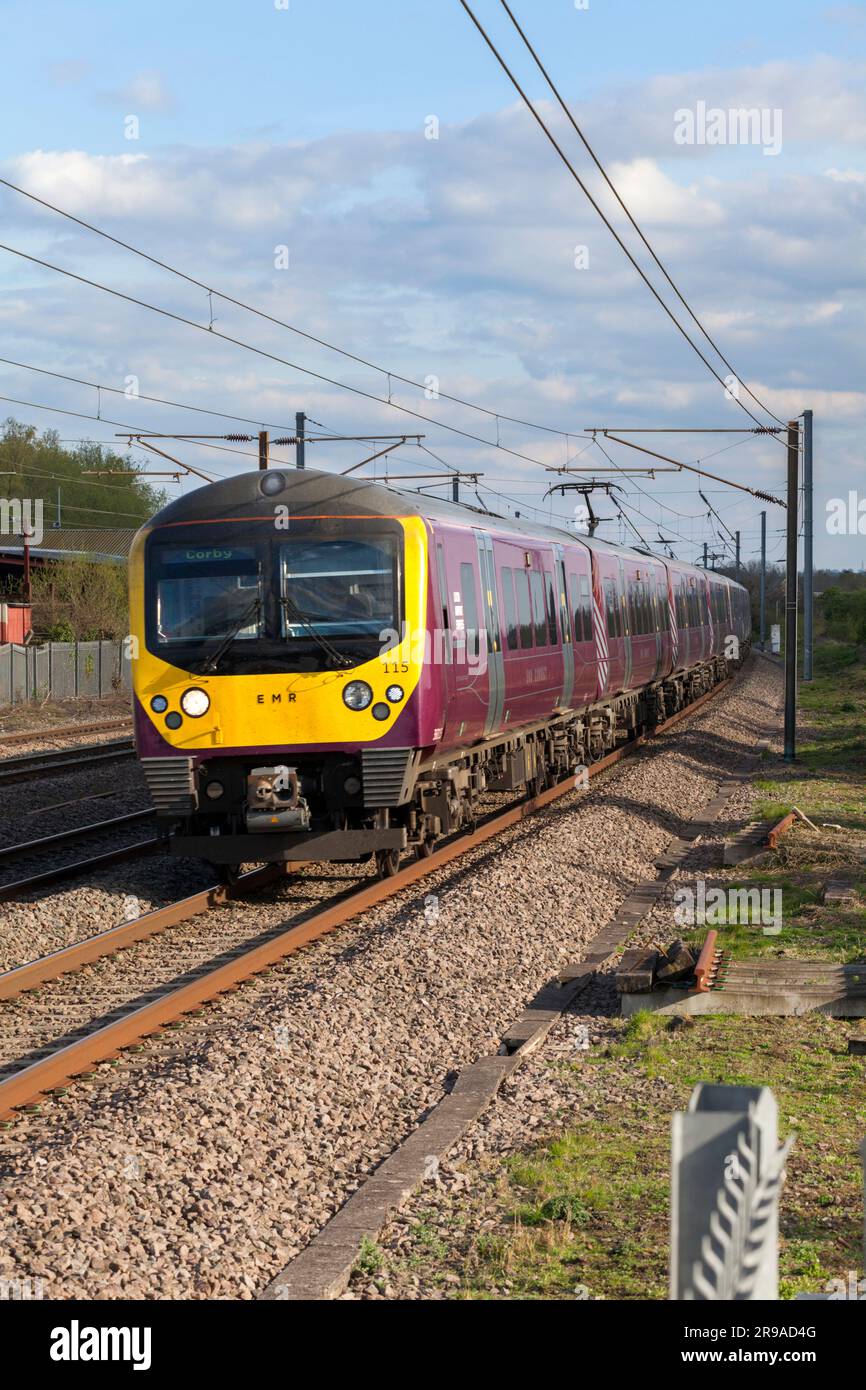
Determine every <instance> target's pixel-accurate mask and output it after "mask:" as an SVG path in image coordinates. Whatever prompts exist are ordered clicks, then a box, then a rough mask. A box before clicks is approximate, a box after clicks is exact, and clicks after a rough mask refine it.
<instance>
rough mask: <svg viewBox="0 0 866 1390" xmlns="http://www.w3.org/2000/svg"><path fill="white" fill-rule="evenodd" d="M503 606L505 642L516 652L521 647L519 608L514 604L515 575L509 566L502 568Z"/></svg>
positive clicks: (510, 649)
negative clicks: (518, 626)
mask: <svg viewBox="0 0 866 1390" xmlns="http://www.w3.org/2000/svg"><path fill="white" fill-rule="evenodd" d="M502 606H503V610H504V612H505V640H506V642H507V643H508V650H509V651H512V652H515V651H517V649H518V647H519V646H520V639H519V634H518V628H517V606H516V604H515V602H514V575H513V574H512V572H511V569H510V568H509V567H508V565H504V566H503V568H502Z"/></svg>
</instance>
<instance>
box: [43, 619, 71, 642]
mask: <svg viewBox="0 0 866 1390" xmlns="http://www.w3.org/2000/svg"><path fill="white" fill-rule="evenodd" d="M45 640H46V642H74V641H75V628H74V627H73V626H72V624H71V623H70V622H69V621H68V619H66V618H64V619H62V620H61V621H60V622H57V623H51V624H50V625H49V627H47V628H46V630H45Z"/></svg>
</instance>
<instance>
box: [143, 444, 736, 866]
mask: <svg viewBox="0 0 866 1390" xmlns="http://www.w3.org/2000/svg"><path fill="white" fill-rule="evenodd" d="M130 608H131V628H130V632H131V644H130V646H131V655H132V665H133V703H134V722H135V741H136V750H137V755H138V758H139V759H140V762H141V766H142V768H143V770H144V776H145V779H146V781H147V785H148V788H149V791H150V795H151V798H152V801H153V805H154V808H155V811H156V815H157V817H158V822H159V824H160V826H161V827H162V830H163V831H164V833H165V835H166V838H167V839H168V842H169V846H170V849H171V851H172V853H174V854H179V855H184V856H190V857H196V858H202V859H205V860H207V861H209V862H210V863H211V864H213V865H215V866H218V869H219V872H220V873H221V875H222V876H223V877H224V878H226V879H228V880H232V879H234V878H235V877H236V876H237V874H238V873H239V871H240V866H242V865H244V864H252V863H279V862H283V863H289V862H291V861H298V860H305V861H309V860H325V861H351V862H363V861H372V862H374V863H375V867H376V870H377V871H378V873H379V874H380V875H381V876H389V875H392V874H394V873H396V872H397V870H398V868H399V865H400V862H401V857H402V856H403V855H404V854H410V853H414V854H415V855H417V856H419V857H423V856H426V855H429V854H430V853H431V852H432V851H433V850H434V848H435V846H436V844H437V842H438V841H440V840H442V839H443V838H444V837H446V836H449V835H451V834H453V833H454V832H455V831H458V830H459V829H460V828H461V827H465V826H467V825H471V824H473V823H474V822H475V821H476V820H477V818H478V816H479V814H480V811H481V809H482V805H483V801H484V798H485V797H486V796H487V795H488V794H489V793H496V792H517V793H519V792H521V791H524V792H525V793H526V794H527V795H528V796H533V795H537V794H538V792H539V791H540V790H542V789H543V788H544V787H546V786H548V785H551V784H552V783H553V782H555V781H557V780H559V779H561V778H563V777H566V776H569V775H572V774H573V773H574V772H575V770H576V769H581V768H588V767H589V766H590V765H591V764H592V763H593V762H595V761H597V760H598V759H600V758H602V757H604V756H605V755H606V754H607V753H609V752H610V751H612V750H613V749H615V748H616V747H618V746H619V745H620V744H621V743H623V742H624V741H627V740H629V739H633V738H635V737H637V736H638V735H640V734H644V733H647V732H651V731H652V729H653V728H655V727H656V726H657V725H658V724H660V723H661V722H663V721H664V720H665V719H666V718H667V717H669V716H670V715H671V714H673V713H675V712H676V711H677V710H680V709H682V708H684V707H685V706H686V705H687V704H689V703H690V702H691V701H693V700H694V699H696V698H697V697H699V696H700V695H702V694H704V693H705V692H707V691H709V690H711V689H712V688H713V686H715V685H716V684H718V683H719V682H720V681H722V680H723V679H725V678H726V677H727V675H728V674H730V672H731V671H732V669H733V668H735V667H737V666H739V665H740V664H741V663H742V661H743V660H744V659H745V657H746V654H747V652H748V649H749V643H750V638H751V630H752V621H751V609H750V603H749V596H748V593H747V591H746V590H745V589H744V588H743V587H742V586H741V585H739V584H737V583H735V582H734V581H733V580H731V579H729V578H727V577H726V576H724V575H722V574H718V573H715V572H712V571H707V570H705V569H701V568H697V567H695V566H692V565H689V564H685V563H682V562H680V561H678V560H675V559H665V558H662V557H660V556H659V555H656V554H652V553H649V552H644V551H642V550H638V549H631V548H629V547H626V546H622V545H617V544H612V543H610V542H608V541H602V540H599V539H598V538H595V537H590V536H587V535H583V534H579V533H577V532H575V531H571V530H566V529H564V528H563V529H559V528H557V527H554V526H546V525H536V524H535V523H534V522H531V521H528V520H525V519H523V518H511V517H504V516H498V515H495V514H492V513H490V512H487V511H485V510H483V509H482V508H481V507H478V508H476V507H473V506H468V505H465V504H461V503H459V502H451V501H445V500H442V499H439V498H433V497H430V496H427V495H424V494H419V493H417V492H413V491H408V490H401V489H399V488H395V487H393V486H388V485H385V484H383V483H379V482H375V481H371V480H366V479H355V478H352V477H346V476H343V475H339V474H333V473H327V472H322V471H318V470H313V469H281V468H273V467H270V468H264V469H261V470H259V471H257V472H251V473H244V474H241V475H238V476H235V477H232V478H227V479H225V480H222V481H219V482H215V483H212V484H208V485H206V486H203V487H201V488H198V489H196V490H195V491H194V492H191V493H190V494H188V495H187V496H185V497H183V498H179V499H178V500H176V501H173V502H171V503H170V504H169V505H168V506H166V507H165V508H164V509H163V510H162V511H160V512H159V513H158V514H157V515H156V516H154V517H153V518H152V519H151V520H150V521H149V522H148V523H147V524H146V525H145V526H144V527H142V528H141V530H140V531H139V532H138V533H137V535H136V537H135V540H134V542H133V546H132V549H131V553H130ZM488 804H489V803H488Z"/></svg>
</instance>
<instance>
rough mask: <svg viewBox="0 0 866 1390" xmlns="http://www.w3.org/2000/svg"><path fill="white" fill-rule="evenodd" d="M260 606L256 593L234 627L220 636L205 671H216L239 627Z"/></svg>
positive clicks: (260, 602) (255, 614) (256, 611)
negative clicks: (219, 640) (220, 638)
mask: <svg viewBox="0 0 866 1390" xmlns="http://www.w3.org/2000/svg"><path fill="white" fill-rule="evenodd" d="M261 607H262V600H261V598H260V596H259V595H258V594H256V596H255V598H254V599H253V601H252V603H251V604H250V605H249V607H248V608H247V609H246V610H245V611H244V612H243V613H242V614H241V616H240V617H239V618H238V620H237V622H236V623H235V625H234V627H232V628H229V630H228V632H227V633H226V634H225V636H224V637H223V638H222V640H221V642H220V644H219V646H218V647H217V649H216V651H215V652H214V654H213V656H212V657H211V658H210V660H209V661H208V662H207V664H206V665H205V668H204V669H205V670H206V671H216V670H217V669H218V668H219V664H220V662H221V661H222V659H223V657H224V656H225V654H226V652H227V651H228V649H229V647H230V646H231V644H232V642H233V641H234V640H235V638H236V637H237V635H238V633H239V632H240V630H241V628H243V627H246V625H247V623H248V622H249V621H250V619H251V618H253V617H258V615H259V613H260V612H261Z"/></svg>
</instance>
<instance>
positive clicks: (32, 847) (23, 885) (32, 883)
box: [0, 809, 164, 902]
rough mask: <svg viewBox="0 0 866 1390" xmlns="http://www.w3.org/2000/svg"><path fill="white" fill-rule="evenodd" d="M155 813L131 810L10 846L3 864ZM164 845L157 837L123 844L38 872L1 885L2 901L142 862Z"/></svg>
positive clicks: (1, 855)
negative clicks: (126, 861)
mask: <svg viewBox="0 0 866 1390" xmlns="http://www.w3.org/2000/svg"><path fill="white" fill-rule="evenodd" d="M152 816H153V811H152V810H149V809H148V810H145V811H129V812H127V813H126V814H125V815H122V816H114V817H113V818H112V819H111V820H103V821H96V822H95V823H94V824H92V825H82V826H78V827H76V829H74V830H61V831H60V832H59V833H58V834H56V835H45V836H43V837H42V839H40V840H28V841H26V842H25V843H23V844H17V845H6V846H5V847H4V848H3V849H0V863H2V862H3V861H4V860H6V861H8V860H12V861H13V862H14V861H15V860H17V859H25V858H28V857H29V856H30V855H33V854H40V853H44V852H45V851H51V850H53V849H57V848H59V847H61V846H63V845H69V844H77V843H78V841H79V840H85V839H87V838H88V837H89V836H90V835H97V834H106V833H107V832H111V831H112V830H118V829H123V828H124V827H125V826H127V825H134V824H136V823H138V822H141V821H143V820H148V819H151V818H152ZM163 844H164V841H163V839H162V838H161V837H160V836H157V835H155V836H153V837H152V838H150V839H148V840H139V841H135V842H134V843H133V844H131V845H121V846H119V847H118V848H117V849H112V850H105V851H103V852H102V853H101V854H94V855H91V856H90V858H88V859H76V860H74V861H73V862H72V863H70V864H58V865H56V866H55V867H54V868H53V869H41V870H40V871H39V872H38V873H35V874H28V875H27V876H26V877H24V878H18V879H14V880H13V881H11V882H9V883H0V902H9V901H10V900H14V899H16V898H20V897H23V895H24V894H25V893H30V892H33V891H34V890H35V889H37V888H44V887H47V886H48V885H50V884H52V883H61V882H62V881H63V879H65V878H74V877H76V876H77V875H79V874H86V873H90V872H93V871H96V870H97V869H105V868H108V867H109V866H110V865H112V864H122V863H123V862H124V861H125V860H128V859H138V858H140V857H141V856H142V855H144V854H154V853H155V852H156V851H157V850H159V849H161V848H162V846H163Z"/></svg>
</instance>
